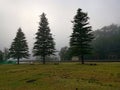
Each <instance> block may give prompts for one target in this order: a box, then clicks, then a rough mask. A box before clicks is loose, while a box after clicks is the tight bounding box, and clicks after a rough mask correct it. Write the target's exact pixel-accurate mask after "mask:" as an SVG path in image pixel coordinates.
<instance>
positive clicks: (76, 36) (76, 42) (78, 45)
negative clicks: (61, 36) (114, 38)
mask: <svg viewBox="0 0 120 90" xmlns="http://www.w3.org/2000/svg"><path fill="white" fill-rule="evenodd" d="M88 19H89V17H88V16H87V13H84V12H82V9H80V8H79V9H78V10H77V14H76V15H75V17H74V21H72V23H73V33H72V35H71V36H70V37H71V38H70V48H71V51H72V54H73V56H78V57H79V60H80V59H81V61H82V64H84V56H85V55H86V54H89V53H90V51H91V49H92V48H91V45H90V43H91V41H92V39H93V38H94V37H93V34H92V33H91V31H92V30H91V26H89V23H88Z"/></svg>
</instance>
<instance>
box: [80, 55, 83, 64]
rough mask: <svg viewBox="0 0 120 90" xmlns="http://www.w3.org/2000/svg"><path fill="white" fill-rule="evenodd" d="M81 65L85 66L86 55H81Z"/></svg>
mask: <svg viewBox="0 0 120 90" xmlns="http://www.w3.org/2000/svg"><path fill="white" fill-rule="evenodd" d="M81 63H82V64H84V55H81Z"/></svg>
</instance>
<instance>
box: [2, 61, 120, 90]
mask: <svg viewBox="0 0 120 90" xmlns="http://www.w3.org/2000/svg"><path fill="white" fill-rule="evenodd" d="M96 64H97V65H90V64H85V65H81V64H79V63H60V64H59V65H54V64H46V65H42V64H33V65H29V64H21V65H16V64H13V65H0V90H120V62H118V63H117V62H111V63H96Z"/></svg>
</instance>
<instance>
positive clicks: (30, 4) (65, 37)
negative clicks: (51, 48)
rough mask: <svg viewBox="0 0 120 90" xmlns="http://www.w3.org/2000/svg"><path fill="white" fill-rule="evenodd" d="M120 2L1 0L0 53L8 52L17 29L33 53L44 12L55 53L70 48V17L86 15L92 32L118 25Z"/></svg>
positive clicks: (100, 0)
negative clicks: (79, 13) (107, 26)
mask: <svg viewBox="0 0 120 90" xmlns="http://www.w3.org/2000/svg"><path fill="white" fill-rule="evenodd" d="M119 4H120V0H0V50H3V49H4V48H5V47H6V48H9V47H10V45H11V43H12V42H13V39H14V38H15V36H16V32H17V29H18V28H19V27H21V28H22V31H23V32H24V33H25V36H26V39H27V42H28V45H29V50H30V52H31V51H32V48H33V43H34V42H35V33H36V32H37V30H38V26H39V25H38V23H39V22H40V17H39V16H40V15H41V14H42V13H43V12H44V13H46V17H47V18H48V22H49V27H50V29H51V32H52V34H53V35H54V36H53V37H54V39H55V42H56V49H57V50H60V48H61V47H64V46H68V45H69V36H70V35H71V33H72V23H71V21H72V20H73V17H74V16H75V14H76V11H77V9H78V8H81V9H82V10H83V12H87V13H88V16H89V17H90V20H89V21H90V25H91V26H92V28H93V30H96V29H99V28H101V27H103V26H106V25H110V24H112V23H115V24H118V25H119V24H120V12H119V10H120V5H119Z"/></svg>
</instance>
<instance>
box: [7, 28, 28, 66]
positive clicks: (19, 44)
mask: <svg viewBox="0 0 120 90" xmlns="http://www.w3.org/2000/svg"><path fill="white" fill-rule="evenodd" d="M9 50H10V57H11V58H14V59H17V60H18V64H19V59H21V58H28V57H29V51H28V45H27V41H26V38H25V35H24V33H23V32H22V29H21V28H19V29H18V32H17V34H16V37H15V39H14V41H13V42H12V44H11V47H10V49H9Z"/></svg>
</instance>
